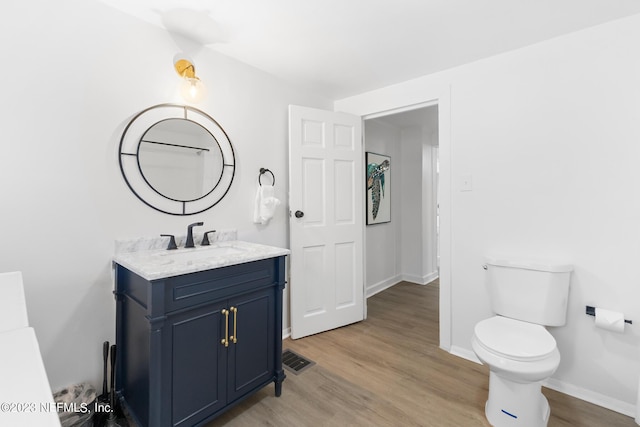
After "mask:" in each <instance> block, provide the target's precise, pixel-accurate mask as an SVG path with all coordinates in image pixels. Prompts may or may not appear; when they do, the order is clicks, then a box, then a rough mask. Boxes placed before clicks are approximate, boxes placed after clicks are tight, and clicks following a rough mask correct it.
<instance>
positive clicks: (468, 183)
mask: <svg viewBox="0 0 640 427" xmlns="http://www.w3.org/2000/svg"><path fill="white" fill-rule="evenodd" d="M471 190H473V184H472V180H471V175H463V176H462V179H461V181H460V191H471Z"/></svg>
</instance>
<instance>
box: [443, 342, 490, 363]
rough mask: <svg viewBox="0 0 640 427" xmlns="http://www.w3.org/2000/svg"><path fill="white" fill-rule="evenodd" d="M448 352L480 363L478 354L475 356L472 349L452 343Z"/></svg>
mask: <svg viewBox="0 0 640 427" xmlns="http://www.w3.org/2000/svg"><path fill="white" fill-rule="evenodd" d="M449 353H451V354H453V355H454V356H458V357H462V358H463V359H467V360H470V361H472V362H475V363H477V364H479V365H481V364H482V362H481V361H480V359H478V356H476V354H475V353H474V352H473V351H472V350H467V349H466V348H463V347H458V346H457V345H452V346H451V349H450V350H449Z"/></svg>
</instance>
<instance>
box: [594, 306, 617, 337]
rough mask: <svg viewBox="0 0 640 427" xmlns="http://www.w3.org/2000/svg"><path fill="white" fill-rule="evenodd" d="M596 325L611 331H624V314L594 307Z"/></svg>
mask: <svg viewBox="0 0 640 427" xmlns="http://www.w3.org/2000/svg"><path fill="white" fill-rule="evenodd" d="M596 327H598V328H602V329H606V330H607V331H613V332H620V333H622V332H624V314H622V313H619V312H617V311H611V310H605V309H604V308H598V307H596Z"/></svg>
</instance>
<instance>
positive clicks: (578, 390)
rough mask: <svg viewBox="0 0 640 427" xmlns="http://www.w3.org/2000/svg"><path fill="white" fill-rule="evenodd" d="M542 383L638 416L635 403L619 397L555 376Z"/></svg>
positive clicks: (624, 413) (621, 412)
mask: <svg viewBox="0 0 640 427" xmlns="http://www.w3.org/2000/svg"><path fill="white" fill-rule="evenodd" d="M542 385H543V386H545V387H547V388H550V389H552V390H555V391H558V392H560V393H564V394H568V395H569V396H573V397H575V398H577V399H580V400H584V401H586V402H589V403H593V404H594V405H598V406H602V407H603V408H607V409H610V410H612V411H614V412H618V413H620V414H623V415H626V416H628V417H631V418H633V417H635V416H636V407H635V405H633V404H631V403H627V402H623V401H621V400H618V399H614V398H612V397H609V396H605V395H604V394H600V393H597V392H595V391H591V390H587V389H584V388H582V387H578V386H575V385H573V384H569V383H566V382H563V381H560V380H557V379H555V378H549V379H548V380H546V381H544V382H543V383H542Z"/></svg>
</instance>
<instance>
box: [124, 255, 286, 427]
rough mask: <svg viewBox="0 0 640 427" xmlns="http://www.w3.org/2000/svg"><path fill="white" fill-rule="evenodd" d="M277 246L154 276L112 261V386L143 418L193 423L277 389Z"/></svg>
mask: <svg viewBox="0 0 640 427" xmlns="http://www.w3.org/2000/svg"><path fill="white" fill-rule="evenodd" d="M284 283H285V282H284V256H279V257H276V258H269V259H263V260H259V261H252V262H247V263H243V264H236V265H231V266H227V267H221V268H216V269H212V270H207V271H202V272H197V273H190V274H184V275H180V276H174V277H168V278H163V279H157V280H151V281H149V280H145V279H144V278H142V277H140V276H138V275H137V274H136V273H134V272H132V271H130V270H128V269H127V268H125V267H123V266H120V265H118V264H116V290H115V295H116V344H117V346H118V357H117V361H116V390H117V392H118V396H119V399H120V402H121V403H122V404H123V406H124V407H125V409H126V410H127V411H128V412H129V413H130V414H131V415H132V418H133V419H134V420H135V421H136V422H137V423H138V424H139V425H141V426H153V427H156V426H158V427H164V426H176V427H177V426H195V425H202V424H205V423H206V422H208V421H210V420H211V419H213V418H215V417H216V416H218V415H219V414H221V413H222V412H224V411H225V410H226V409H228V408H229V407H231V406H233V405H235V404H236V403H238V402H240V401H241V400H243V399H244V398H246V397H248V396H250V395H251V394H253V393H254V392H255V391H257V390H259V389H261V388H262V387H264V386H266V385H267V384H269V383H271V382H273V383H275V393H276V396H279V395H280V393H281V387H282V381H283V380H284V377H285V375H284V371H283V370H282V291H283V289H284Z"/></svg>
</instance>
